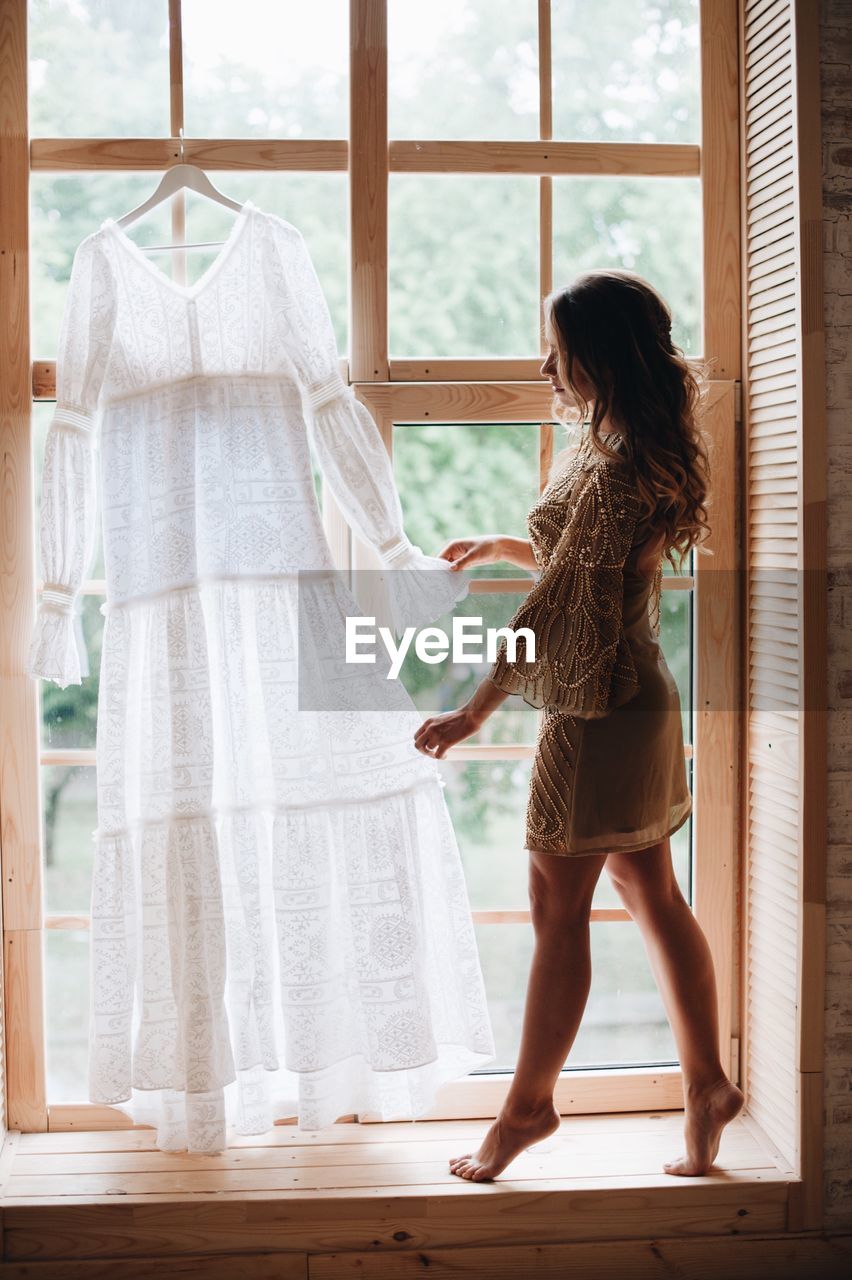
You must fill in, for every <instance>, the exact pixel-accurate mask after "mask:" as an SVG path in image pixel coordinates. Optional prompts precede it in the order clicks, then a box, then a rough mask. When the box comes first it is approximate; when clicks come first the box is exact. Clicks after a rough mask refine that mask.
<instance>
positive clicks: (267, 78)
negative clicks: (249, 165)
mask: <svg viewBox="0 0 852 1280" xmlns="http://www.w3.org/2000/svg"><path fill="white" fill-rule="evenodd" d="M182 13H183V51H184V85H185V93H186V132H187V134H189V135H192V136H194V137H211V138H272V137H276V138H345V137H346V136H347V134H348V132H349V109H348V103H349V76H348V67H349V5H348V0H312V2H311V4H309V5H303V4H300V3H298V2H297V0H283V2H280V3H278V4H274V5H272V4H269V3H268V0H241V3H240V5H239V9H238V10H235V8H234V5H233V3H232V0H183V4H182ZM237 14H238V19H237V20H236V21H235V18H237Z"/></svg>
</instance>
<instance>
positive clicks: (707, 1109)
mask: <svg viewBox="0 0 852 1280" xmlns="http://www.w3.org/2000/svg"><path fill="white" fill-rule="evenodd" d="M744 1101H745V1098H744V1097H743V1094H742V1091H741V1090H740V1089H738V1088H737V1086H736V1085H735V1084H731V1082H730V1080H720V1081H719V1082H718V1083H717V1084H715V1085H712V1086H711V1087H710V1088H709V1089H705V1090H703V1091H702V1092H700V1093H697V1094H696V1095H695V1096H694V1097H693V1098H690V1099H689V1100H688V1102H687V1105H686V1123H685V1125H684V1138H685V1140H686V1155H684V1156H679V1157H678V1158H677V1160H668V1161H666V1163H665V1164H664V1165H663V1169H664V1170H665V1172H666V1173H673V1174H677V1175H679V1176H682V1177H686V1178H698V1177H701V1176H702V1175H703V1174H705V1173H707V1171H708V1170H709V1168H710V1166H711V1165H712V1163H713V1161H714V1160H715V1159H716V1155H717V1153H718V1151H719V1141H720V1139H721V1136H722V1130H723V1129H724V1127H725V1125H726V1124H727V1123H728V1122H729V1121H730V1120H733V1118H734V1116H735V1115H736V1114H737V1113H738V1112H739V1111H741V1110H742V1105H743V1103H744Z"/></svg>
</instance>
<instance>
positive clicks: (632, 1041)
mask: <svg viewBox="0 0 852 1280" xmlns="http://www.w3.org/2000/svg"><path fill="white" fill-rule="evenodd" d="M476 933H477V941H478V944H479V954H480V959H481V961H482V968H483V973H484V976H485V985H486V989H487V991H488V1005H489V1009H490V1012H491V1019H492V1024H493V1027H494V1038H495V1042H496V1048H497V1057H496V1059H495V1061H494V1062H493V1063H491V1064H489V1065H488V1067H487V1068H485V1071H486V1072H491V1071H499V1070H504V1071H505V1070H512V1069H513V1068H514V1066H515V1063H516V1061H517V1057H518V1047H519V1045H520V1039H521V1027H522V1022H523V1011H524V1000H525V996H526V988H527V979H528V976H529V968H530V961H531V959H532V949H533V932H532V927H531V926H530V925H525V924H523V925H521V924H497V925H477V926H476ZM591 939H592V988H591V992H590V994H589V999H588V1003H587V1004H586V1009H585V1012H584V1014H583V1021H582V1023H581V1025H580V1030H579V1032H578V1034H577V1038H576V1040H575V1042H574V1045H573V1047H572V1049H571V1052H570V1054H569V1055H568V1060H567V1063H566V1065H567V1066H568V1067H569V1068H571V1067H603V1066H619V1067H622V1066H631V1065H636V1066H638V1065H647V1064H652V1063H668V1062H675V1061H676V1060H677V1052H676V1049H675V1045H674V1041H673V1038H672V1035H671V1031H670V1030H669V1026H668V1022H667V1021H666V1016H665V1010H664V1008H663V1005H662V1001H661V999H660V996H659V993H658V992H657V988H656V985H655V983H654V978H653V975H652V973H651V968H650V965H649V964H648V959H647V956H646V954H645V949H644V946H643V945H642V939H641V936H640V934H639V930H638V929H637V928H636V926H635V925H634V924H633V923H631V922H628V923H619V922H616V923H611V924H593V925H592V928H591ZM474 1074H480V1073H477V1072H475V1073H474Z"/></svg>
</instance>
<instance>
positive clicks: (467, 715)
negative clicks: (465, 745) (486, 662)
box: [414, 676, 509, 760]
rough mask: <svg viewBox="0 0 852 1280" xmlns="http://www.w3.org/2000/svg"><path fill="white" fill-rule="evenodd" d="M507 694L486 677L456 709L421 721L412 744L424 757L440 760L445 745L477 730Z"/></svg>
mask: <svg viewBox="0 0 852 1280" xmlns="http://www.w3.org/2000/svg"><path fill="white" fill-rule="evenodd" d="M508 696H509V695H508V694H507V693H504V692H503V690H502V689H498V687H497V685H496V684H494V682H493V681H492V680H491V679H489V677H488V676H486V677H485V679H484V680H483V681H482V683H481V684H480V685H479V686H478V687H477V689H476V690H475V692H474V694H473V697H472V698H470V699H469V701H467V702H466V703H465V704H464V706H463V707H459V708H458V709H457V710H456V711H445V712H444V714H443V715H440V716H430V717H429V719H428V720H424V721H423V723H422V724H421V726H420V728H419V729H418V730H417V732H416V733H415V735H414V745H415V747H416V748H417V750H418V751H422V752H423V754H424V756H433V757H434V758H435V759H437V760H442V759H443V758H444V755H445V754H446V752H447V749H448V748H449V747H454V746H455V744H456V743H457V742H463V741H464V739H465V738H469V737H470V736H471V734H472V733H476V731H477V729H481V728H482V726H483V725H484V724H485V721H486V720H487V719H488V717H489V716H490V715H491V713H492V712H493V711H495V710H496V709H497V707H499V706H500V703H501V702H505V701H506V699H507V697H508Z"/></svg>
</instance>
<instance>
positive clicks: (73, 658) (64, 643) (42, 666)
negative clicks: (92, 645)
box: [26, 604, 89, 689]
mask: <svg viewBox="0 0 852 1280" xmlns="http://www.w3.org/2000/svg"><path fill="white" fill-rule="evenodd" d="M26 671H27V675H31V676H35V677H36V678H41V679H42V680H53V681H55V683H56V684H58V685H59V688H60V689H66V688H67V687H68V685H69V684H82V683H83V677H84V676H87V675H88V674H89V661H88V656H87V654H86V645H85V640H84V638H83V634H82V626H81V622H80V615H79V614H78V613H77V612H76V611H75V612H74V613H68V612H65V611H61V610H59V609H54V608H52V607H50V606H47V605H43V604H42V605H40V606H39V610H38V614H37V616H36V620H35V626H34V627H33V633H32V638H31V640H30V649H29V655H28V658H27V666H26Z"/></svg>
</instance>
